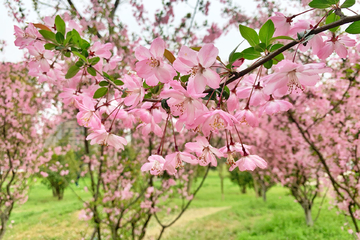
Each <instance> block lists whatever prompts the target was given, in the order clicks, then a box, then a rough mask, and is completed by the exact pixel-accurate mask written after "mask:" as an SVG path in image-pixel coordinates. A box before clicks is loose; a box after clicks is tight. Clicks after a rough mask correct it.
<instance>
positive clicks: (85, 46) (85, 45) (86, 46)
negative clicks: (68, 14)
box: [80, 39, 90, 49]
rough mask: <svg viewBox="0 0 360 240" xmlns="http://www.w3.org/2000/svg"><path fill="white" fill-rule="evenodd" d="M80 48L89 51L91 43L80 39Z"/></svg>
mask: <svg viewBox="0 0 360 240" xmlns="http://www.w3.org/2000/svg"><path fill="white" fill-rule="evenodd" d="M80 47H81V49H88V48H89V47H90V43H89V42H88V41H86V40H84V39H80Z"/></svg>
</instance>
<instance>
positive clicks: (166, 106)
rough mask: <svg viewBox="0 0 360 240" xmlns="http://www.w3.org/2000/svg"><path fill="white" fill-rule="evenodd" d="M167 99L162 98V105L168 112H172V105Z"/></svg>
mask: <svg viewBox="0 0 360 240" xmlns="http://www.w3.org/2000/svg"><path fill="white" fill-rule="evenodd" d="M166 100H167V99H162V100H161V107H162V108H163V109H164V110H165V111H166V112H170V107H169V105H168V104H167V102H166Z"/></svg>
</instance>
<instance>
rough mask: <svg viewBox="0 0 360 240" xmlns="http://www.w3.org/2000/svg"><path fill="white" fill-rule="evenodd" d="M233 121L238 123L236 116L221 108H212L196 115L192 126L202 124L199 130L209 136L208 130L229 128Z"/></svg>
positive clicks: (216, 130)
mask: <svg viewBox="0 0 360 240" xmlns="http://www.w3.org/2000/svg"><path fill="white" fill-rule="evenodd" d="M234 123H238V121H237V120H236V118H235V117H234V116H232V115H231V114H229V113H227V112H224V111H223V110H219V109H217V110H213V111H209V112H207V113H204V114H203V115H202V116H200V117H198V118H197V119H196V120H195V122H194V126H198V125H200V124H201V125H202V127H201V130H202V132H203V134H204V135H205V136H209V134H210V132H215V133H217V132H218V131H219V130H224V129H231V127H232V126H233V125H234Z"/></svg>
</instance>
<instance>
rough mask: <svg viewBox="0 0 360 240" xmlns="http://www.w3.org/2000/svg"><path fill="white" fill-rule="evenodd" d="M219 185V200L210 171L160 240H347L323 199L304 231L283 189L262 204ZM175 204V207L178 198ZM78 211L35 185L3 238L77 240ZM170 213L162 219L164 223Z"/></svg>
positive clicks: (68, 198) (74, 202) (76, 203)
mask: <svg viewBox="0 0 360 240" xmlns="http://www.w3.org/2000/svg"><path fill="white" fill-rule="evenodd" d="M199 183H200V181H197V183H195V184H196V185H197V184H199ZM83 187H84V183H81V184H80V187H78V188H76V187H74V186H73V188H74V190H75V191H76V192H77V194H78V195H80V196H81V197H84V198H87V197H88V196H89V194H88V193H86V192H85V191H83V190H82V189H83ZM224 187H225V195H224V200H222V198H221V193H220V179H219V178H218V175H217V172H216V171H215V172H212V171H211V172H210V173H209V176H208V178H207V179H206V181H205V182H204V186H203V188H202V189H201V190H200V191H199V193H198V195H197V196H196V197H195V199H194V201H193V202H192V204H191V207H190V209H189V210H188V211H187V212H186V213H185V214H184V215H183V217H182V218H180V220H179V222H178V223H177V224H175V225H173V226H172V227H171V228H169V229H166V231H165V234H164V238H163V239H165V240H180V239H238V240H253V239H256V240H258V239H259V240H261V239H264V240H265V239H266V240H272V239H273V240H285V239H291V240H296V239H299V240H300V239H304V240H305V239H306V240H307V239H311V240H313V239H314V240H316V239H334V240H342V239H353V238H352V236H351V235H350V234H349V233H347V231H346V230H345V231H342V230H341V226H343V225H344V222H345V219H344V217H343V216H342V215H337V214H336V209H333V210H331V211H329V210H328V207H329V206H330V205H329V204H328V203H326V202H327V201H325V204H324V206H323V210H322V212H321V214H320V217H319V219H318V220H317V222H316V223H315V225H314V227H307V226H306V224H305V218H304V213H303V210H302V208H301V207H300V205H299V204H298V203H296V202H294V198H293V197H292V196H291V195H289V194H288V192H289V191H288V190H287V189H285V188H282V187H280V186H276V187H273V188H271V189H270V191H269V192H268V194H267V198H268V199H267V202H263V200H262V199H260V198H256V197H255V193H254V191H252V190H250V191H248V193H247V194H241V193H240V191H239V188H238V186H236V185H233V184H232V183H231V182H230V180H229V179H225V185H224ZM175 202H177V204H178V205H180V202H179V201H178V200H175ZM319 202H320V199H318V200H317V202H316V204H315V206H314V208H313V217H315V215H316V213H317V211H318V208H319ZM81 208H82V202H81V201H80V200H78V198H77V196H76V195H75V194H74V193H73V192H72V191H71V190H70V189H67V190H66V191H65V196H64V199H63V200H61V201H58V200H57V199H56V198H53V197H52V193H51V191H50V190H49V189H47V188H46V187H45V186H43V185H42V184H38V183H37V184H35V185H34V186H32V187H31V191H30V195H29V200H28V201H27V202H26V203H25V204H24V205H20V206H16V207H15V209H14V211H13V214H12V216H11V220H14V221H15V222H14V223H13V224H12V228H8V232H7V233H6V234H5V239H9V240H10V239H11V240H13V239H14V240H17V239H31V240H32V239H34V240H35V239H80V238H81V234H82V233H84V232H89V231H91V228H90V227H88V226H87V223H86V222H83V221H80V220H79V219H78V213H79V210H81ZM174 215H175V214H171V215H170V216H167V217H166V220H168V221H169V220H171V218H172V217H174ZM162 217H165V216H162ZM148 230H149V231H148V232H149V233H151V234H148V236H156V235H157V234H158V232H159V229H158V228H157V224H156V222H155V221H154V220H152V221H151V223H150V226H149V227H148ZM87 236H89V234H87Z"/></svg>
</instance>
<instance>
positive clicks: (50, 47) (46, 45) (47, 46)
mask: <svg viewBox="0 0 360 240" xmlns="http://www.w3.org/2000/svg"><path fill="white" fill-rule="evenodd" d="M44 47H45V49H46V50H53V49H55V47H56V45H55V44H52V43H47V44H45V45H44Z"/></svg>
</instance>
